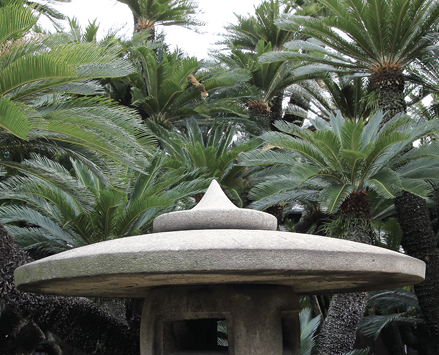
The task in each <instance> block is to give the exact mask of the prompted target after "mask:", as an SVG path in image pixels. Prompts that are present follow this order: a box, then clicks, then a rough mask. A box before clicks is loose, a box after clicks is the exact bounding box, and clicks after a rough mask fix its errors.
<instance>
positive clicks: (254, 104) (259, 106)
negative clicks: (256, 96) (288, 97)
mask: <svg viewBox="0 0 439 355" xmlns="http://www.w3.org/2000/svg"><path fill="white" fill-rule="evenodd" d="M248 109H249V110H250V111H253V112H260V113H265V112H270V111H271V110H270V106H269V105H268V103H267V102H262V101H258V100H250V101H249V103H248Z"/></svg>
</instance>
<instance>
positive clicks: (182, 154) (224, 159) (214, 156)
mask: <svg viewBox="0 0 439 355" xmlns="http://www.w3.org/2000/svg"><path fill="white" fill-rule="evenodd" d="M150 127H151V130H152V131H153V132H154V133H155V134H156V136H157V138H158V140H159V141H160V143H161V145H162V147H163V149H165V151H166V152H167V153H168V155H169V158H168V159H167V161H166V163H165V166H166V167H168V169H171V170H176V171H177V170H178V169H186V170H187V171H192V172H194V173H196V175H197V176H200V177H203V178H205V179H212V178H215V179H217V181H218V182H219V183H220V185H221V186H222V187H223V189H224V190H225V192H226V194H227V195H228V196H229V197H230V198H231V199H232V200H233V201H234V202H235V204H237V205H238V206H239V207H243V197H242V190H243V188H244V187H245V185H246V182H245V178H246V176H247V175H249V174H250V172H251V170H249V169H247V168H246V167H244V166H238V165H236V159H237V157H238V155H239V154H240V153H242V152H247V151H250V150H252V149H255V148H256V147H258V146H259V145H260V144H261V140H259V139H253V140H251V141H248V142H245V143H242V144H235V143H234V139H235V135H236V133H237V132H236V127H235V125H233V124H230V123H221V121H218V120H217V121H215V123H214V124H213V125H212V127H210V128H209V129H207V128H206V129H205V130H202V129H201V128H200V126H199V125H198V123H197V121H196V120H195V119H194V118H192V119H188V120H187V121H186V122H185V126H183V127H181V131H177V130H175V129H174V130H173V131H169V130H166V129H164V128H163V127H161V126H160V125H157V124H153V123H151V124H150Z"/></svg>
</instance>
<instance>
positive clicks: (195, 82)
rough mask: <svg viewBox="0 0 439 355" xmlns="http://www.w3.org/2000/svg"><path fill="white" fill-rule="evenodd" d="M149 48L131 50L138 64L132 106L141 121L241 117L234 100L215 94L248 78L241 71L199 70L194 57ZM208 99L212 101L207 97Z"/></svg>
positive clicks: (134, 77)
mask: <svg viewBox="0 0 439 355" xmlns="http://www.w3.org/2000/svg"><path fill="white" fill-rule="evenodd" d="M159 52H160V53H159V54H160V56H157V55H156V53H154V51H153V50H152V49H151V48H147V47H138V48H133V49H131V54H132V55H133V58H136V59H137V60H138V61H139V62H138V73H137V74H136V75H133V76H132V77H131V81H132V83H133V86H134V87H133V88H132V104H133V105H135V106H137V107H138V108H139V110H140V111H141V112H142V113H143V115H144V116H145V118H149V119H150V120H152V121H154V122H157V123H160V124H162V125H165V126H166V125H167V126H169V125H172V124H175V123H181V122H182V120H184V119H185V118H187V117H191V116H192V117H203V116H204V117H206V116H208V115H215V114H217V113H223V116H225V117H228V116H230V117H236V116H238V117H240V116H241V117H242V116H245V113H244V110H243V109H242V108H241V107H238V106H237V105H235V104H234V99H231V98H229V97H220V96H219V95H218V93H219V92H220V91H221V90H223V89H227V88H233V87H234V86H235V85H237V84H238V83H239V82H243V81H246V80H247V79H248V76H247V73H246V72H245V71H244V70H239V69H236V70H233V71H224V70H219V69H216V70H210V71H200V72H198V70H199V68H200V63H199V62H198V60H197V59H195V58H189V57H186V58H180V56H179V55H178V53H176V52H174V53H166V52H165V51H164V50H159ZM211 96H212V97H213V98H211Z"/></svg>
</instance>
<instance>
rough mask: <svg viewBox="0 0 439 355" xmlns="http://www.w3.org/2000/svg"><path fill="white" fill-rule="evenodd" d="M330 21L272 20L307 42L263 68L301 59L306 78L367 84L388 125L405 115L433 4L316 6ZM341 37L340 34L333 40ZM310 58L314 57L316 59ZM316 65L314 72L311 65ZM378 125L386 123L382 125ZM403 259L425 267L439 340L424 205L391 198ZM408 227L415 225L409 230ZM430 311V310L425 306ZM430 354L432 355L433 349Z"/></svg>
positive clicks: (422, 299)
mask: <svg viewBox="0 0 439 355" xmlns="http://www.w3.org/2000/svg"><path fill="white" fill-rule="evenodd" d="M319 1H320V2H321V3H322V4H323V5H325V6H327V7H328V8H329V9H330V11H331V12H332V14H333V16H330V17H327V18H324V19H322V20H318V21H317V20H316V19H313V18H312V17H306V16H305V17H300V16H290V17H284V18H283V19H281V20H279V21H278V25H279V26H280V27H281V28H283V29H285V30H291V31H294V30H298V29H300V31H301V33H303V34H304V35H306V36H309V37H311V38H312V39H313V40H312V41H292V42H290V43H289V44H287V45H286V48H287V49H289V51H283V52H277V53H268V54H266V55H265V56H264V57H263V58H261V60H262V61H264V62H265V61H268V62H271V61H279V60H281V61H284V60H304V61H306V62H307V63H309V64H310V65H309V66H308V67H307V68H308V70H309V71H311V72H315V71H316V70H317V71H321V70H324V71H342V72H344V73H346V74H353V75H363V76H369V77H370V83H371V86H372V89H373V91H374V92H375V94H376V96H377V99H378V103H379V106H380V108H381V109H383V110H384V111H386V112H388V118H390V117H392V116H393V115H395V114H397V113H399V112H404V111H405V109H406V103H405V101H404V94H403V93H404V88H405V82H406V79H408V77H407V76H406V74H405V72H404V70H405V69H406V68H408V67H409V65H410V64H412V63H414V62H415V61H417V60H420V61H425V60H430V59H428V58H429V57H431V56H434V55H435V51H433V50H432V49H436V45H437V32H436V31H435V30H436V27H437V25H438V23H439V3H438V2H437V1H432V0H415V1H409V2H407V1H404V0H390V1H380V2H377V1H371V0H367V1H361V0H352V1H347V0H342V1H336V0H319ZM340 32H341V33H343V35H341V34H340ZM315 53H317V54H315ZM315 63H318V64H317V65H314V64H315ZM384 122H385V121H384ZM395 207H396V209H397V213H398V220H399V223H400V225H401V228H402V230H403V238H402V246H403V247H404V249H405V250H406V252H407V253H408V254H409V255H411V256H414V257H417V258H420V259H422V260H424V261H425V262H426V263H427V275H426V279H425V281H424V282H423V283H421V284H419V285H416V286H415V291H416V293H417V295H418V298H419V303H420V305H421V309H422V311H423V313H424V317H425V320H426V321H427V324H428V325H429V331H430V335H431V338H432V339H439V297H438V295H439V276H438V275H439V267H438V265H439V249H438V248H437V244H436V240H435V238H434V233H433V230H432V228H431V224H430V220H429V212H428V208H427V205H426V203H425V201H423V200H422V199H419V198H417V197H416V196H414V195H411V194H408V193H403V194H402V195H401V196H399V197H398V198H396V199H395ZM414 221H416V222H415V223H414ZM432 305H433V306H432ZM434 348H435V349H436V350H435V351H436V353H438V354H439V343H437V344H436V345H435V346H434Z"/></svg>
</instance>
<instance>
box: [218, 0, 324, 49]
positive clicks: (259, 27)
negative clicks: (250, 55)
mask: <svg viewBox="0 0 439 355" xmlns="http://www.w3.org/2000/svg"><path fill="white" fill-rule="evenodd" d="M302 5H303V8H301V7H300V6H299V4H298V2H293V1H285V0H265V1H263V2H262V3H261V4H259V5H258V6H255V10H254V15H251V16H248V17H245V16H240V15H236V14H235V16H236V19H237V22H238V23H237V24H228V25H227V26H225V27H224V28H225V29H226V31H227V32H226V33H224V34H223V37H224V40H222V41H221V42H219V44H224V45H227V46H230V45H232V46H234V47H240V48H243V49H245V50H249V51H254V50H255V48H256V46H257V45H258V42H259V41H261V40H262V41H263V42H264V44H265V45H267V44H268V43H271V46H272V47H273V50H280V49H282V47H283V45H284V44H285V43H287V42H289V41H291V40H292V39H294V38H295V37H296V36H297V34H296V33H297V32H294V31H289V30H283V29H281V28H279V27H278V26H276V24H275V21H276V20H277V19H278V17H279V16H280V15H281V14H288V13H291V12H297V11H298V12H299V13H300V14H302V15H311V14H312V13H314V12H315V11H316V10H317V6H316V3H310V4H302Z"/></svg>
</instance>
